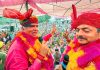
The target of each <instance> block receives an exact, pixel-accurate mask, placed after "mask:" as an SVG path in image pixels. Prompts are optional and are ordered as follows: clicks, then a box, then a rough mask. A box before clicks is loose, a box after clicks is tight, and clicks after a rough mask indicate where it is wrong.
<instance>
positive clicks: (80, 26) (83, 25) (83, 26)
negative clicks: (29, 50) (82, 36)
mask: <svg viewBox="0 0 100 70" xmlns="http://www.w3.org/2000/svg"><path fill="white" fill-rule="evenodd" d="M83 28H86V29H91V30H96V29H97V28H96V27H94V26H90V25H86V24H82V25H79V26H78V27H77V29H83Z"/></svg>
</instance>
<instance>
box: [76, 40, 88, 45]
mask: <svg viewBox="0 0 100 70" xmlns="http://www.w3.org/2000/svg"><path fill="white" fill-rule="evenodd" d="M78 42H79V43H80V44H81V45H86V44H87V43H88V42H86V41H78Z"/></svg>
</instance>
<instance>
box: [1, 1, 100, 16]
mask: <svg viewBox="0 0 100 70" xmlns="http://www.w3.org/2000/svg"><path fill="white" fill-rule="evenodd" d="M3 1H5V2H7V1H9V2H10V1H11V2H12V3H13V2H14V1H16V0H0V4H1V6H0V16H2V12H3V9H4V8H12V9H16V10H20V9H21V10H20V11H21V12H25V11H26V9H25V5H24V4H25V3H20V4H17V3H16V4H15V3H14V4H13V5H7V6H6V5H5V3H4V5H2V4H3ZM18 1H20V2H21V1H25V0H18ZM29 1H30V0H29ZM31 1H34V2H33V3H34V4H36V5H37V6H38V7H39V8H40V9H41V10H43V11H44V12H46V13H47V14H48V15H51V16H58V17H66V16H70V14H71V13H72V9H71V5H72V4H75V5H76V8H77V12H78V13H80V12H81V13H82V12H100V0H31ZM46 1H47V2H46ZM29 8H33V9H34V13H33V14H34V15H42V14H43V13H41V10H40V11H39V9H37V7H32V6H30V5H29Z"/></svg>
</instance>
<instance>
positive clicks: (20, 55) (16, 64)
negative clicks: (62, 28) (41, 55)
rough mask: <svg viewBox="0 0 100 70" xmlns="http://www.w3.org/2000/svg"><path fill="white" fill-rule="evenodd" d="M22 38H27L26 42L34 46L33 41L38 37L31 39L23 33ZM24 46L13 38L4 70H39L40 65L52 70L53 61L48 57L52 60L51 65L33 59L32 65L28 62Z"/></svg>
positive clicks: (46, 38)
mask: <svg viewBox="0 0 100 70" xmlns="http://www.w3.org/2000/svg"><path fill="white" fill-rule="evenodd" d="M23 35H24V37H25V38H27V40H28V42H29V43H30V44H31V45H34V42H35V40H36V39H37V38H38V37H35V38H33V37H31V36H29V35H28V34H25V33H23ZM50 37H51V34H48V35H47V36H45V37H44V40H45V41H47V40H48V39H49V38H50ZM25 46H26V45H25V44H24V43H23V41H22V40H21V39H20V38H15V40H14V41H13V43H12V45H11V47H10V49H9V51H8V53H7V57H6V61H5V70H41V67H42V65H44V67H46V70H52V68H53V59H52V56H49V59H51V60H52V62H51V64H50V63H49V64H48V63H47V62H45V61H44V62H40V61H39V60H38V59H35V61H34V63H33V64H30V62H29V56H28V54H27V52H26V51H25V49H26V48H25Z"/></svg>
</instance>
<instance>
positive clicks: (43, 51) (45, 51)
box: [40, 43, 50, 57]
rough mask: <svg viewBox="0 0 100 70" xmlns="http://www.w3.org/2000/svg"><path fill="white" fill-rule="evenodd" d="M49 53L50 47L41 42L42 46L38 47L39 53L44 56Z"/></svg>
mask: <svg viewBox="0 0 100 70" xmlns="http://www.w3.org/2000/svg"><path fill="white" fill-rule="evenodd" d="M49 53H50V49H49V48H48V47H47V44H46V43H42V46H41V48H40V55H42V56H44V57H45V56H46V55H48V54H49Z"/></svg>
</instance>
